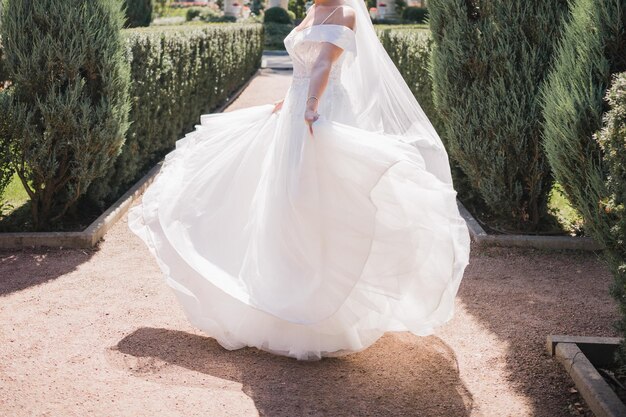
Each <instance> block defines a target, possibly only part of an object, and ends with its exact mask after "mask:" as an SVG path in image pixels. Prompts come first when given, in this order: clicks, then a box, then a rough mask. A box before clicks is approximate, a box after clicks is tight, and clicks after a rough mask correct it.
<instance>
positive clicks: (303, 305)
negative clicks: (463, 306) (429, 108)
mask: <svg viewBox="0 0 626 417" xmlns="http://www.w3.org/2000/svg"><path fill="white" fill-rule="evenodd" d="M285 46H286V49H287V51H288V53H289V55H290V56H291V58H292V60H293V67H294V71H293V80H292V83H291V86H290V88H289V90H288V93H287V95H286V97H285V100H284V102H281V103H278V104H276V105H272V104H267V105H261V106H255V107H250V108H247V109H241V110H237V111H233V112H230V113H221V114H211V115H205V116H202V118H201V124H200V125H199V126H197V128H196V130H195V131H194V132H192V133H189V134H188V135H187V136H185V137H184V138H182V139H180V140H179V141H177V143H176V149H175V150H173V151H172V152H171V153H169V154H168V155H167V156H166V158H165V161H164V164H163V166H162V169H161V172H160V173H159V175H158V176H157V178H156V179H155V181H154V183H153V184H152V185H151V186H150V187H149V188H148V190H147V191H146V193H145V195H144V196H143V199H142V202H141V204H140V205H137V206H135V207H134V208H133V209H132V210H131V211H130V213H129V227H130V228H131V230H132V231H133V232H134V233H135V234H137V235H138V236H139V237H141V239H142V240H143V241H144V242H145V243H146V245H147V246H148V248H149V249H150V251H151V253H152V254H153V256H154V257H155V259H156V260H157V262H158V264H159V266H160V268H161V270H162V271H163V273H164V277H165V279H166V282H167V284H168V285H169V286H170V287H171V288H172V290H173V291H174V292H175V294H176V296H177V299H178V301H179V302H180V305H181V307H182V308H183V310H184V312H185V314H186V317H187V318H188V320H189V321H190V322H191V324H193V325H194V326H195V327H197V328H198V329H201V330H202V331H204V332H205V333H206V334H208V335H210V336H211V337H213V338H215V339H216V340H217V341H218V342H219V343H220V344H221V345H222V346H223V347H225V348H226V349H239V348H242V347H245V346H252V347H256V348H259V349H262V350H265V351H268V352H272V353H275V354H279V355H285V356H290V357H294V358H297V359H303V360H312V359H319V358H321V357H324V356H339V355H344V354H348V353H352V352H357V351H360V350H363V349H365V348H367V347H368V346H370V345H371V344H373V343H374V342H375V341H376V340H377V339H378V338H380V337H381V336H382V335H383V333H384V332H386V331H410V332H412V333H414V334H416V335H420V336H424V335H429V334H431V333H432V332H433V331H434V329H435V328H436V327H437V326H439V325H441V324H443V323H445V322H447V321H448V320H450V319H451V317H452V315H453V310H454V298H455V295H456V293H457V290H458V287H459V284H460V281H461V278H462V276H463V271H464V269H465V267H466V266H467V264H468V259H469V247H470V241H469V234H468V230H467V226H466V224H465V222H464V220H463V218H462V217H460V215H459V211H458V208H457V205H456V192H455V190H454V188H453V185H452V179H451V175H450V168H449V163H448V159H447V154H446V151H445V149H444V147H443V145H442V142H441V140H440V138H439V136H438V135H437V133H436V131H435V130H434V128H433V126H432V125H431V123H430V122H429V120H428V118H427V117H426V116H425V115H424V113H423V111H422V109H421V108H420V106H419V104H418V103H417V101H416V100H415V98H414V97H413V95H412V94H411V92H410V90H409V88H408V87H407V85H406V83H405V82H404V81H403V79H402V77H401V76H400V74H399V72H398V70H397V69H396V68H395V66H394V65H393V63H392V62H391V60H390V58H389V56H388V55H387V53H386V52H385V50H384V49H383V47H382V45H381V44H380V42H379V41H378V38H377V36H376V33H375V31H374V28H373V26H372V23H371V20H370V19H369V15H368V13H367V10H366V8H365V5H364V3H363V2H362V0H344V1H341V0H316V3H315V5H314V6H312V8H311V9H310V11H309V13H308V15H307V17H306V18H305V19H304V21H303V22H302V23H301V24H300V25H299V26H298V27H296V28H295V29H294V30H293V31H292V32H291V33H290V34H289V35H288V36H287V38H286V39H285Z"/></svg>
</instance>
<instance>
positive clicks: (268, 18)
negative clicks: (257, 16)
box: [264, 7, 293, 25]
mask: <svg viewBox="0 0 626 417" xmlns="http://www.w3.org/2000/svg"><path fill="white" fill-rule="evenodd" d="M264 22H265V23H281V24H283V25H292V24H293V18H292V17H291V15H290V14H289V12H288V11H287V10H285V9H283V8H282V7H270V8H269V9H267V10H266V11H265V17H264Z"/></svg>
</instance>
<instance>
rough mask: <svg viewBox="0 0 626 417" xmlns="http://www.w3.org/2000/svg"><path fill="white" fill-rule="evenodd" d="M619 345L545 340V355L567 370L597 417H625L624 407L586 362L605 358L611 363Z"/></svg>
mask: <svg viewBox="0 0 626 417" xmlns="http://www.w3.org/2000/svg"><path fill="white" fill-rule="evenodd" d="M620 341H621V339H620V338H617V337H574V336H548V340H547V348H548V352H549V353H550V355H551V356H555V357H556V359H557V360H558V361H559V362H560V363H561V364H562V365H563V367H564V368H565V369H566V370H567V372H568V373H569V375H570V376H571V377H572V380H573V381H574V383H575V384H576V388H577V389H578V391H579V392H580V394H581V395H582V397H583V398H584V399H585V401H586V402H587V405H589V408H590V409H591V411H592V412H593V414H594V415H595V416H597V417H618V416H626V405H624V403H623V402H622V401H621V400H620V399H619V397H618V396H617V394H615V392H614V391H613V390H612V389H611V387H610V386H609V384H607V383H606V381H605V380H604V378H602V376H601V375H600V374H599V373H598V371H597V369H596V367H595V366H594V365H593V363H592V362H591V361H590V358H589V357H590V356H592V355H594V356H596V357H597V358H600V360H602V358H605V359H604V360H609V361H612V353H613V352H614V350H615V348H616V347H617V346H618V345H619V343H620ZM581 348H582V350H581ZM583 350H585V352H583ZM588 356H589V357H588ZM607 356H608V358H607Z"/></svg>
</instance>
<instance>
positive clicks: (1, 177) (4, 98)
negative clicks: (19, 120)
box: [0, 90, 15, 217]
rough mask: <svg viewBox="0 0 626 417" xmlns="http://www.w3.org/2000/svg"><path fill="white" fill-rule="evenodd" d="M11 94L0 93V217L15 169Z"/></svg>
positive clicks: (7, 92)
mask: <svg viewBox="0 0 626 417" xmlns="http://www.w3.org/2000/svg"><path fill="white" fill-rule="evenodd" d="M12 99H13V97H12V94H11V92H10V91H7V90H4V91H0V217H2V215H3V213H4V211H5V209H6V208H7V207H6V203H5V200H4V192H5V190H6V188H7V186H8V185H9V183H10V182H11V179H12V178H13V174H14V173H15V168H14V166H13V164H11V156H12V155H13V147H14V145H15V137H14V136H15V135H14V121H13V119H14V117H13V112H12V109H11V102H12V101H13V100H12Z"/></svg>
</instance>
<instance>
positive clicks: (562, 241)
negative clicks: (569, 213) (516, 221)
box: [457, 200, 602, 251]
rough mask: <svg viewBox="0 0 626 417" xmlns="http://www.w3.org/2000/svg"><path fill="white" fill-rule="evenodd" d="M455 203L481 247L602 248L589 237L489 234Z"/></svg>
mask: <svg viewBox="0 0 626 417" xmlns="http://www.w3.org/2000/svg"><path fill="white" fill-rule="evenodd" d="M457 204H458V206H459V212H460V213H461V216H462V217H463V219H465V222H466V223H467V227H468V229H469V232H470V236H471V238H472V240H473V241H474V242H476V243H477V244H478V246H481V247H490V246H501V247H517V248H535V249H550V250H584V251H598V250H602V245H600V244H599V243H598V242H596V241H595V240H593V239H592V238H590V237H574V236H534V235H494V234H489V233H487V232H486V231H485V229H483V228H482V226H481V225H480V224H479V223H478V221H477V220H476V219H475V218H474V216H472V214H471V213H470V212H469V211H468V210H467V209H466V208H465V206H463V204H462V203H461V202H460V201H459V200H457Z"/></svg>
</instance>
